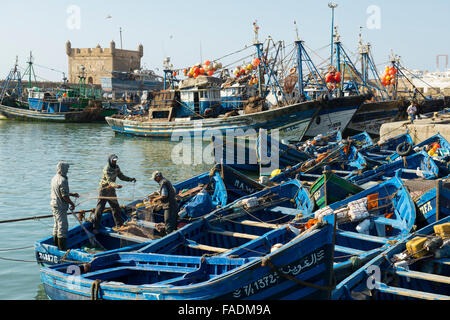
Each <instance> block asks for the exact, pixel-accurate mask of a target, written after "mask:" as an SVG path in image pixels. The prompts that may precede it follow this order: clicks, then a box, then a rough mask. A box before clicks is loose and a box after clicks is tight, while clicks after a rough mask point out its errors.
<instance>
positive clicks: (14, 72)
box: [0, 56, 22, 104]
mask: <svg viewBox="0 0 450 320" xmlns="http://www.w3.org/2000/svg"><path fill="white" fill-rule="evenodd" d="M18 68H19V57H18V56H16V63H15V64H14V67H13V68H12V69H11V71H10V72H9V74H8V77H7V78H6V80H5V82H4V84H3V88H2V91H1V94H0V104H1V103H3V99H4V98H5V95H6V90H8V88H9V86H10V84H11V82H13V81H17V86H16V88H17V93H18V97H21V96H22V77H21V76H20V71H19V69H18Z"/></svg>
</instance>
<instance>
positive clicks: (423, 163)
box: [348, 152, 439, 188]
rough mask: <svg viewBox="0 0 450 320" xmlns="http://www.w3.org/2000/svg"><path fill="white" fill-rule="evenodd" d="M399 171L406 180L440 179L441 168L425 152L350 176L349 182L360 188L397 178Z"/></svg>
mask: <svg viewBox="0 0 450 320" xmlns="http://www.w3.org/2000/svg"><path fill="white" fill-rule="evenodd" d="M399 169H402V171H401V173H402V178H404V179H415V178H424V179H435V178H438V177H439V168H438V166H437V165H436V163H435V162H434V161H433V159H432V158H431V156H429V155H428V154H426V153H425V152H419V153H415V154H412V155H410V156H408V157H405V158H404V159H403V160H402V161H396V162H392V163H387V164H383V165H380V166H379V167H376V168H375V169H371V170H367V171H364V172H361V173H359V174H356V175H352V176H349V177H348V181H350V182H352V183H354V184H357V185H359V186H362V185H364V184H366V183H368V184H371V183H378V182H379V181H382V180H384V179H388V178H390V177H393V176H395V174H396V171H397V170H399ZM363 188H364V186H363Z"/></svg>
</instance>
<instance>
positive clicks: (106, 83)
mask: <svg viewBox="0 0 450 320" xmlns="http://www.w3.org/2000/svg"><path fill="white" fill-rule="evenodd" d="M100 84H101V87H102V91H103V93H104V94H107V95H108V96H109V97H110V98H112V99H114V100H115V99H120V98H122V96H123V95H126V94H130V93H133V94H137V93H138V92H139V91H140V92H142V91H145V90H148V91H157V90H161V89H162V87H163V85H164V82H163V77H161V76H159V75H157V74H155V72H154V71H153V70H135V71H133V72H118V71H112V72H111V74H110V75H108V76H104V77H101V78H100Z"/></svg>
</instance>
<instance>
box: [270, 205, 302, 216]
mask: <svg viewBox="0 0 450 320" xmlns="http://www.w3.org/2000/svg"><path fill="white" fill-rule="evenodd" d="M268 211H270V212H276V213H281V214H290V215H293V216H296V215H298V214H300V213H301V214H303V210H300V209H294V208H288V207H281V206H274V207H272V208H269V209H268Z"/></svg>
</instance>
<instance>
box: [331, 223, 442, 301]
mask: <svg viewBox="0 0 450 320" xmlns="http://www.w3.org/2000/svg"><path fill="white" fill-rule="evenodd" d="M444 225H447V226H448V225H450V217H445V218H443V219H441V220H438V221H435V222H434V223H432V224H430V225H427V226H425V227H424V228H422V229H419V230H418V231H416V232H414V233H411V234H410V235H408V237H406V238H405V239H403V240H402V241H400V242H398V243H397V244H396V245H394V246H392V247H390V248H389V249H388V250H386V251H385V252H383V254H380V255H379V256H377V257H375V258H374V259H373V260H371V261H370V262H368V263H367V264H365V265H364V266H363V267H361V268H360V269H358V270H357V271H356V272H354V273H353V274H352V275H351V276H349V277H348V278H346V279H345V280H343V281H342V282H341V283H339V284H338V285H337V286H336V289H335V290H334V291H333V293H332V298H333V299H336V300H338V299H342V300H344V299H358V300H366V299H370V300H373V299H376V300H405V299H406V300H450V277H449V274H450V264H449V258H450V243H449V240H448V239H449V236H450V234H448V227H447V234H445V232H444V231H443V229H445V228H443V226H444Z"/></svg>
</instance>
